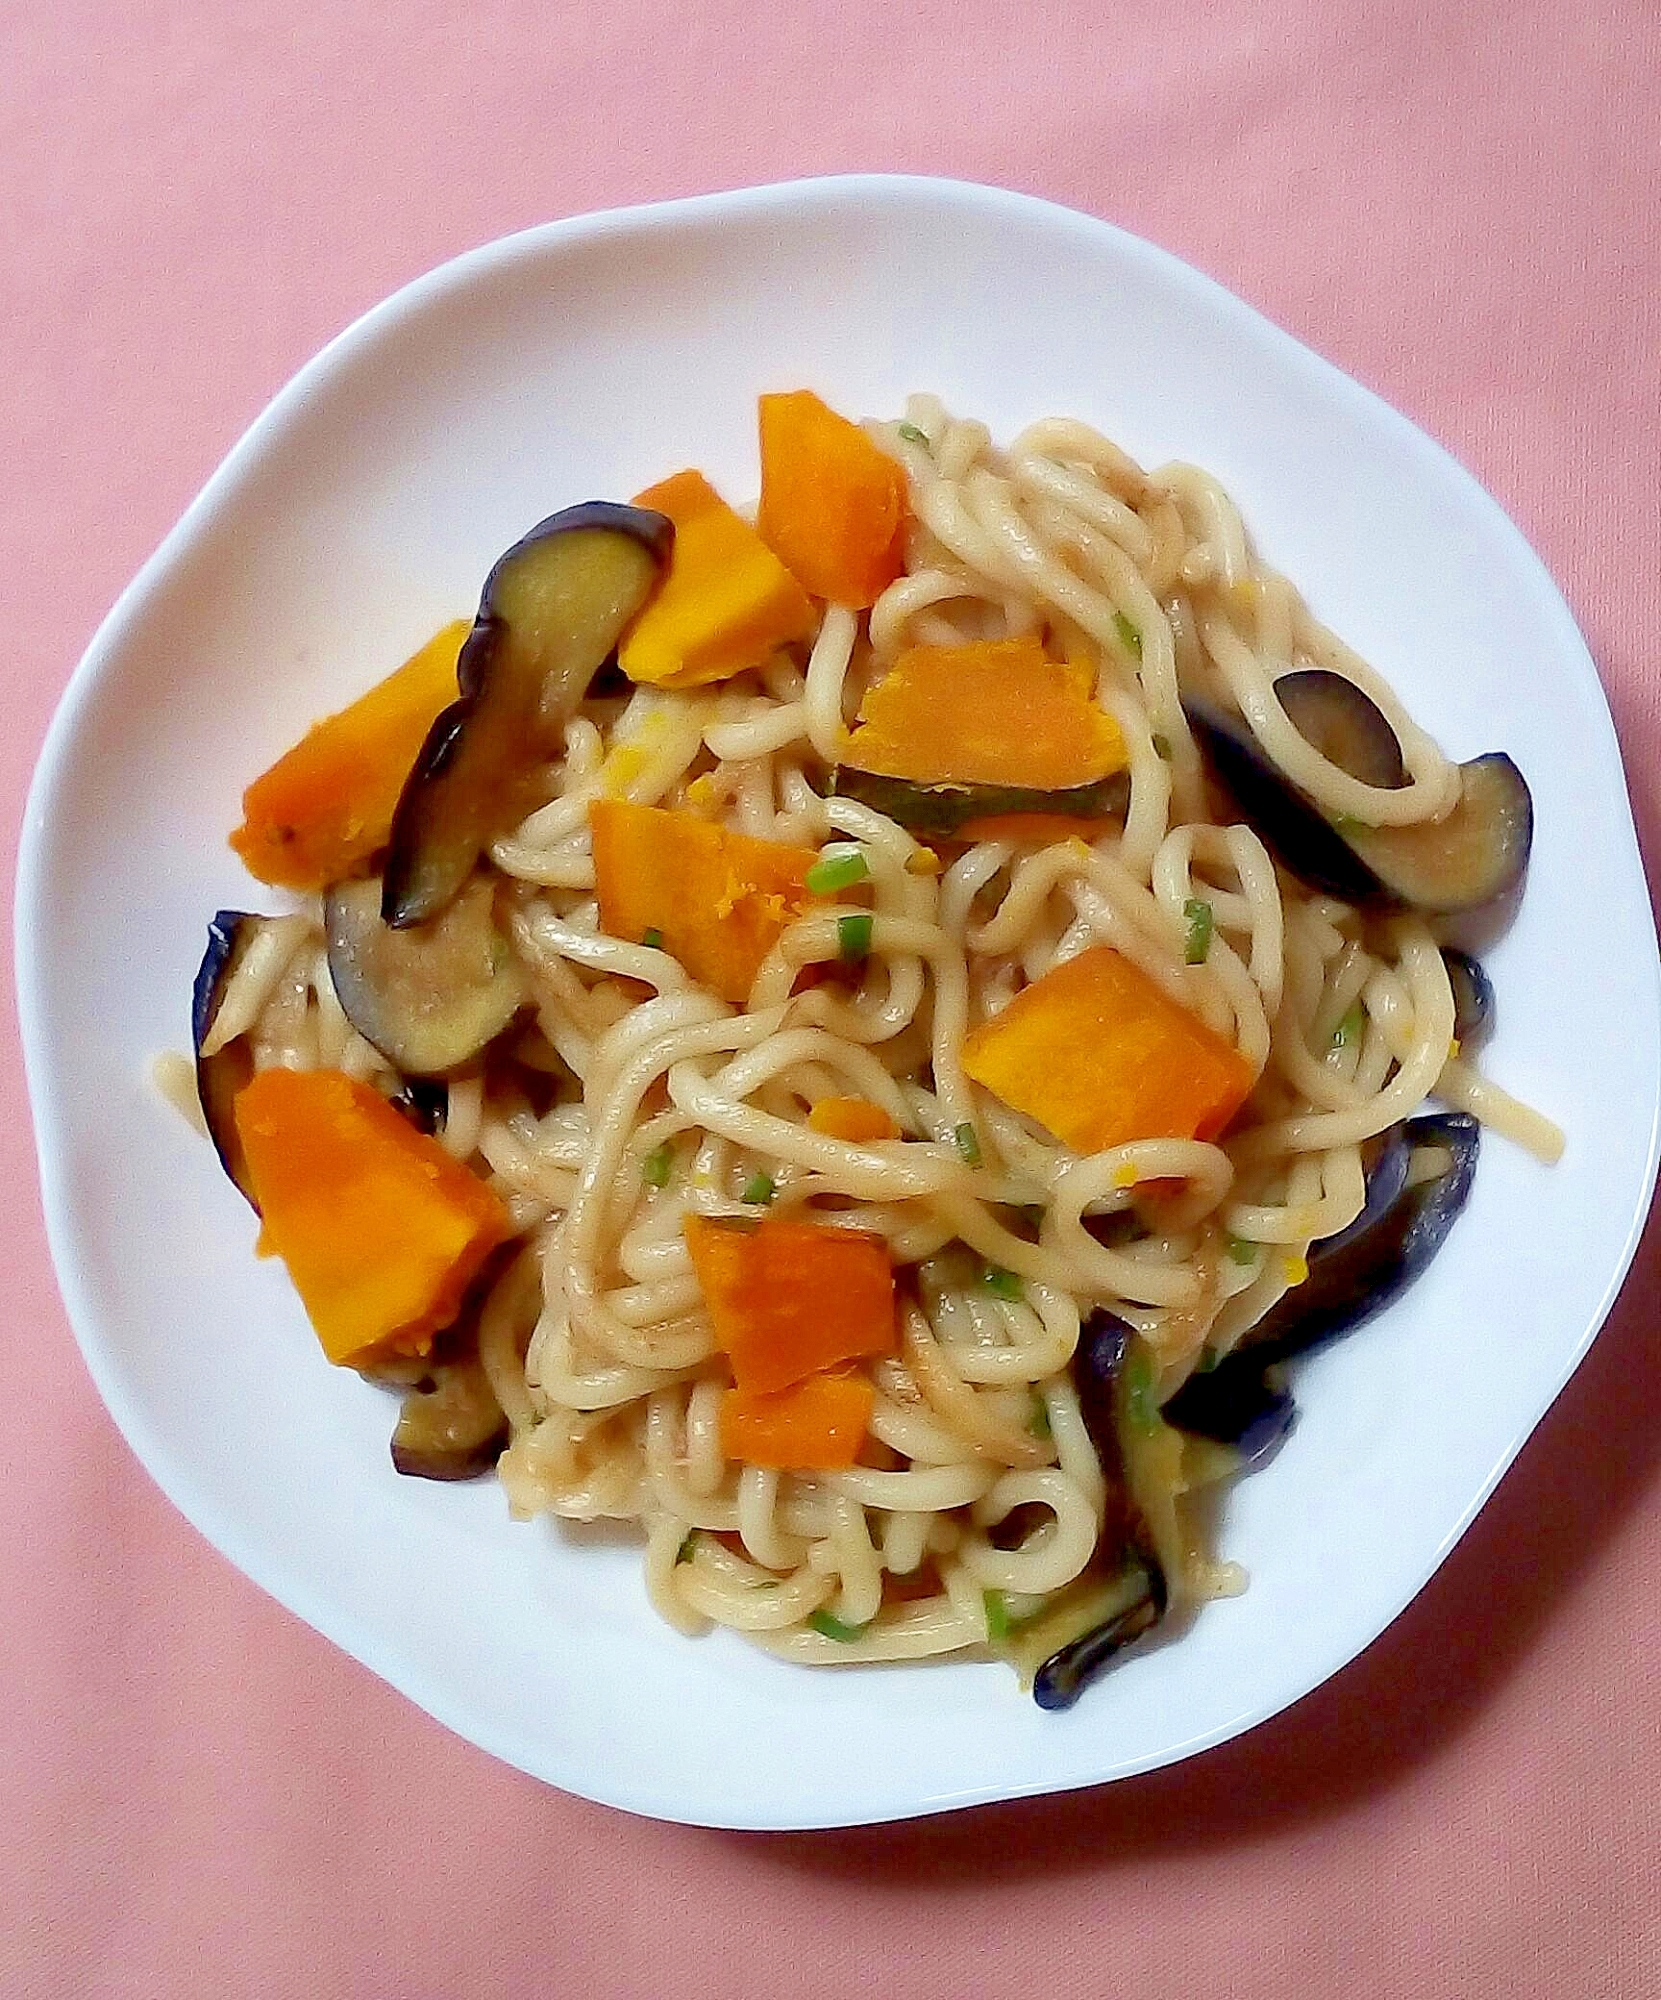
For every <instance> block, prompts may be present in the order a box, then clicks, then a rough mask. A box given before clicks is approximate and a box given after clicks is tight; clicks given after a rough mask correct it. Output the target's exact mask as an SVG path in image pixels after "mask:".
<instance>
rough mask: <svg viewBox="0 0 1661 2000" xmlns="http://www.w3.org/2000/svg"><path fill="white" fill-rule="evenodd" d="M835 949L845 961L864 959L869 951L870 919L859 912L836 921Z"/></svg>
mask: <svg viewBox="0 0 1661 2000" xmlns="http://www.w3.org/2000/svg"><path fill="white" fill-rule="evenodd" d="M836 948H837V950H838V951H839V952H840V953H841V954H842V956H843V957H844V958H846V959H851V960H855V961H857V960H859V959H862V958H864V957H865V956H866V955H867V954H868V953H869V951H870V949H871V919H870V918H869V917H868V916H866V915H865V913H864V912H863V911H861V912H860V913H859V914H858V915H856V916H851V917H838V918H837V920H836Z"/></svg>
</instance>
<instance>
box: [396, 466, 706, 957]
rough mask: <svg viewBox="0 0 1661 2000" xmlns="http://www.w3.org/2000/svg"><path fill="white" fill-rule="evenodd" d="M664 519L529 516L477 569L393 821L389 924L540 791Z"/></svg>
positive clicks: (630, 510)
mask: <svg viewBox="0 0 1661 2000" xmlns="http://www.w3.org/2000/svg"><path fill="white" fill-rule="evenodd" d="M674 533H675V531H674V526H673V524H672V523H671V522H670V521H669V520H668V519H667V518H666V517H665V516H664V515H662V514H655V513H651V512H649V511H648V510H647V509H645V508H641V507H624V506H618V505H616V504H614V503H612V502H610V501H604V500H591V501H588V502H586V503H585V504H584V505H582V506H580V507H568V508H566V509H565V511H564V512H563V513H559V514H553V515H550V516H549V518H548V519H547V520H546V521H542V522H539V523H538V525H537V526H536V527H534V528H533V529H532V530H531V531H530V533H529V534H528V535H526V536H525V537H524V538H523V540H521V541H518V542H515V543H514V545H513V547H512V548H511V549H509V550H508V551H507V553H506V554H505V555H504V556H502V557H501V559H500V560H499V561H498V562H497V563H496V565H495V567H494V568H493V569H492V570H491V572H490V575H489V576H488V577H487V578H486V579H485V586H484V591H483V594H482V596H481V597H480V599H479V612H478V616H477V618H476V619H475V621H474V624H473V629H472V631H471V632H470V633H469V634H468V635H467V640H466V643H465V644H464V645H463V647H462V649H461V658H460V660H459V661H458V662H457V665H456V680H457V684H458V686H459V688H460V690H461V699H460V700H459V701H457V702H455V703H454V704H453V705H452V706H451V707H449V708H447V709H445V711H444V713H443V714H442V715H440V716H439V718H438V720H437V721H436V722H435V723H434V724H433V726H432V729H431V731H430V732H429V733H428V736H427V740H426V742H425V743H424V744H423V745H422V748H421V752H420V755H419V756H418V757H417V758H416V760H415V768H414V769H413V770H412V771H411V772H410V775H409V777H408V779H407V780H406V781H405V784H404V789H403V793H402V795H401V796H400V798H399V800H398V805H397V809H396V810H395V812H394V813H393V817H392V833H391V838H390V843H389V846H388V852H387V862H386V875H385V878H384V881H383V885H382V905H381V913H382V915H383V916H384V918H385V919H386V921H387V922H388V923H389V924H391V925H393V926H394V927H395V928H397V929H400V930H401V929H404V928H405V927H406V926H408V925H411V924H419V923H425V922H427V921H429V920H430V919H432V918H433V917H436V916H437V915H438V914H439V913H440V912H441V911H442V910H444V909H446V908H448V906H449V905H450V903H452V902H453V901H454V900H455V898H456V897H457V896H458V895H459V894H460V893H461V890H462V887H463V885H464V884H465V883H466V881H467V878H468V877H469V876H470V875H471V874H472V873H473V869H474V865H475V864H476V863H477V861H478V859H479V856H480V854H481V853H482V852H483V851H484V849H485V848H486V847H487V846H488V845H489V844H490V842H491V841H492V840H494V839H496V838H497V837H498V836H499V835H500V834H503V833H505V832H507V831H508V830H509V829H510V828H512V827H514V826H516V825H518V823H519V821H520V820H521V819H523V818H524V816H525V815H526V813H528V812H530V811H532V810H533V809H534V808H535V807H536V806H537V805H538V804H540V803H541V800H542V796H543V793H542V786H541V772H542V769H543V766H544V765H546V764H547V762H548V761H549V760H550V759H551V758H554V757H557V756H558V755H559V753H560V749H561V747H562V740H563V735H564V729H565V724H566V722H567V721H568V720H569V719H570V717H571V715H572V714H573V713H574V712H575V710H576V708H577V705H578V704H579V703H580V702H581V701H582V699H583V697H584V695H585V694H586V693H587V692H588V687H589V683H590V682H591V681H592V680H593V678H594V676H595V674H596V673H597V672H598V671H599V669H600V668H601V667H602V666H603V665H604V664H605V662H606V661H607V659H609V658H610V657H611V654H612V652H613V650H614V649H615V647H616V644H617V640H618V638H619V636H620V635H621V633H622V632H623V629H624V627H625V626H626V625H627V624H628V623H629V621H630V619H632V618H633V617H634V615H635V614H636V612H638V611H639V610H640V608H641V606H642V605H643V604H644V603H645V602H646V600H647V598H648V597H649V596H650V595H651V593H652V590H653V588H654V587H655V585H656V583H657V581H658V578H659V577H660V576H661V574H662V572H663V569H664V566H665V564H666V563H667V561H668V559H669V551H670V547H671V545H672V543H673V541H674Z"/></svg>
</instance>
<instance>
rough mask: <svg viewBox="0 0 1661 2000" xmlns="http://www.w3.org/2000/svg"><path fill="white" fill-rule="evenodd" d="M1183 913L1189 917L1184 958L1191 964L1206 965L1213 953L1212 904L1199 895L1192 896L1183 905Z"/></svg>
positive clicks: (1183, 952)
mask: <svg viewBox="0 0 1661 2000" xmlns="http://www.w3.org/2000/svg"><path fill="white" fill-rule="evenodd" d="M1182 914H1183V915H1184V916H1185V917H1186V918H1187V919H1188V942H1187V944H1186V945H1184V947H1183V951H1182V956H1183V959H1184V961H1185V962H1186V963H1187V964H1189V965H1204V963H1205V961H1206V960H1207V958H1209V957H1210V955H1211V921H1212V920H1211V905H1210V904H1209V903H1207V902H1203V901H1202V900H1201V899H1200V898H1199V897H1198V896H1190V897H1189V899H1188V901H1187V902H1186V903H1184V904H1183V906H1182Z"/></svg>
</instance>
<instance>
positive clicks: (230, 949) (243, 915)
mask: <svg viewBox="0 0 1661 2000" xmlns="http://www.w3.org/2000/svg"><path fill="white" fill-rule="evenodd" d="M256 921H257V920H256V919H255V918H253V917H251V916H249V915H248V913H247V912H246V911H245V910H220V911H218V912H217V913H216V914H215V916H214V918H213V921H212V922H211V923H210V924H209V925H208V948H207V950H206V951H205V952H204V953H203V954H202V963H201V964H200V965H199V966H198V967H197V969H196V984H195V986H194V987H193V988H192V991H191V998H190V1032H191V1040H192V1042H193V1044H194V1045H195V1050H196V1097H197V1101H198V1102H199V1103H200V1104H201V1107H202V1122H203V1123H204V1124H205V1125H206V1126H207V1128H208V1137H209V1138H210V1139H211V1140H212V1141H213V1150H214V1151H215V1152H216V1153H217V1154H218V1155H219V1164H220V1165H221V1166H222V1167H223V1168H224V1169H225V1171H226V1173H227V1174H229V1175H230V1177H231V1180H232V1182H233V1184H234V1185H235V1186H236V1188H237V1189H238V1190H239V1192H240V1193H242V1194H243V1195H245V1196H246V1197H247V1199H248V1200H249V1201H250V1202H251V1203H252V1204H253V1207H254V1211H255V1213H256V1214H257V1213H258V1212H259V1203H258V1202H257V1201H255V1200H254V1188H253V1183H252V1181H251V1180H250V1179H249V1177H248V1162H247V1160H246V1159H245V1158H244V1157H243V1151H242V1140H241V1138H240V1137H239V1136H238V1134H237V1129H236V1117H235V1115H234V1112H233V1110H232V1107H233V1105H234V1104H235V1102H236V1096H237V1092H238V1091H240V1090H241V1089H243V1087H244V1086H245V1085H246V1084H247V1082H248V1079H249V1078H250V1077H251V1076H252V1075H253V1074H254V1055H253V1051H252V1050H251V1049H250V1048H249V1046H248V1040H247V1037H246V1036H244V1035H238V1037H237V1038H236V1040H235V1041H234V1042H227V1043H226V1044H225V1046H224V1047H223V1048H222V1049H216V1050H215V1051H214V1052H213V1054H212V1055H206V1056H205V1055H203V1053H202V1044H203V1043H204V1042H205V1041H206V1040H207V1039H208V1035H209V1033H210V1031H211V1030H212V1028H213V1024H214V1022H215V1020H216V1019H217V1018H218V1015H219V1003H220V1002H221V1001H222V1000H223V999H224V997H225V988H226V985H227V984H228V982H229V980H230V977H231V974H232V973H233V972H234V971H235V970H236V963H237V960H238V958H239V957H240V956H241V955H242V952H243V951H244V950H245V949H246V947H247V943H248V940H249V938H250V937H251V936H252V935H253V926H254V924H255V922H256ZM245 927H246V928H245Z"/></svg>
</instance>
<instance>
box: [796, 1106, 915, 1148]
mask: <svg viewBox="0 0 1661 2000" xmlns="http://www.w3.org/2000/svg"><path fill="white" fill-rule="evenodd" d="M807 1122H808V1126H809V1128H810V1129H811V1130H812V1131H815V1132H823V1133H824V1135H825V1137H826V1138H827V1139H846V1140H847V1141H848V1143H849V1144H850V1145H854V1146H865V1145H869V1144H870V1143H871V1142H872V1141H873V1140H875V1139H897V1138H898V1137H899V1136H900V1128H899V1126H898V1125H896V1124H895V1123H894V1120H893V1119H892V1118H891V1117H890V1116H889V1114H888V1113H887V1112H886V1111H884V1110H883V1108H882V1106H881V1105H880V1104H873V1103H872V1102H871V1100H870V1098H868V1097H821V1098H820V1100H819V1102H818V1103H817V1104H816V1105H814V1107H813V1109H812V1110H811V1111H810V1112H809V1113H808V1114H807Z"/></svg>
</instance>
